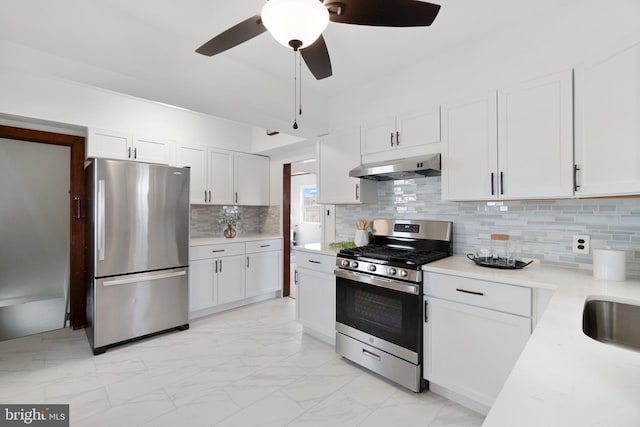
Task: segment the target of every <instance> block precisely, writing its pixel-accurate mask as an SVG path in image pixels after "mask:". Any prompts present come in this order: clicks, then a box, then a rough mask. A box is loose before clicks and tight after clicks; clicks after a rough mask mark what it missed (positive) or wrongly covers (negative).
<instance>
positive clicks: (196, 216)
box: [191, 209, 198, 219]
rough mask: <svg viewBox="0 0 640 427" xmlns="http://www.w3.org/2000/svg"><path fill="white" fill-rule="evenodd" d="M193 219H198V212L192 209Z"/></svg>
mask: <svg viewBox="0 0 640 427" xmlns="http://www.w3.org/2000/svg"><path fill="white" fill-rule="evenodd" d="M191 219H198V211H197V210H195V209H191Z"/></svg>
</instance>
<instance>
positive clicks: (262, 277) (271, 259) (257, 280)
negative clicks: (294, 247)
mask: <svg viewBox="0 0 640 427" xmlns="http://www.w3.org/2000/svg"><path fill="white" fill-rule="evenodd" d="M280 254H281V252H280V251H271V252H260V253H253V254H247V258H246V273H247V275H246V289H247V292H246V294H247V298H248V297H253V296H256V295H262V294H266V293H268V292H273V291H277V290H280V289H281V279H280Z"/></svg>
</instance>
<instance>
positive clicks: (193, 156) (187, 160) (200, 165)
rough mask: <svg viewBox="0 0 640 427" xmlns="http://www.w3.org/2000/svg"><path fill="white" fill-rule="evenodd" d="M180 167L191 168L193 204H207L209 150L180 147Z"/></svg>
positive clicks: (190, 190) (190, 186)
mask: <svg viewBox="0 0 640 427" xmlns="http://www.w3.org/2000/svg"><path fill="white" fill-rule="evenodd" d="M178 166H179V167H185V166H188V167H190V168H191V183H190V185H189V193H190V197H189V199H190V201H191V204H194V205H201V204H204V203H206V202H207V200H208V193H207V149H206V148H205V147H200V146H185V145H181V146H179V147H178Z"/></svg>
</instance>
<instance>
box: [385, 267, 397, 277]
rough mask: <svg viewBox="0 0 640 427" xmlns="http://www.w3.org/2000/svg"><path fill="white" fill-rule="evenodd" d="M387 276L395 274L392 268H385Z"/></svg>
mask: <svg viewBox="0 0 640 427" xmlns="http://www.w3.org/2000/svg"><path fill="white" fill-rule="evenodd" d="M387 274H389V275H391V276H393V275H394V274H396V269H395V268H393V267H389V268H387Z"/></svg>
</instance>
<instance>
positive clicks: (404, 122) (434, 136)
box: [361, 105, 440, 161]
mask: <svg viewBox="0 0 640 427" xmlns="http://www.w3.org/2000/svg"><path fill="white" fill-rule="evenodd" d="M361 141H362V142H361V144H362V148H361V150H362V156H363V157H364V158H366V160H367V161H382V160H391V159H395V158H402V157H408V156H414V155H419V154H425V153H433V152H437V151H438V150H439V143H440V106H439V105H434V106H432V107H431V108H429V109H427V110H425V111H421V112H418V113H411V114H405V115H401V116H393V117H387V118H385V119H382V120H378V121H375V122H370V123H366V124H364V125H363V126H362V131H361Z"/></svg>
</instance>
